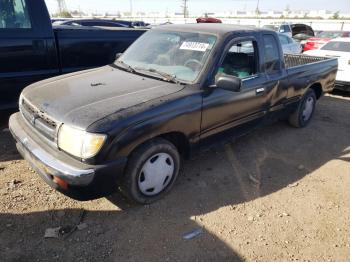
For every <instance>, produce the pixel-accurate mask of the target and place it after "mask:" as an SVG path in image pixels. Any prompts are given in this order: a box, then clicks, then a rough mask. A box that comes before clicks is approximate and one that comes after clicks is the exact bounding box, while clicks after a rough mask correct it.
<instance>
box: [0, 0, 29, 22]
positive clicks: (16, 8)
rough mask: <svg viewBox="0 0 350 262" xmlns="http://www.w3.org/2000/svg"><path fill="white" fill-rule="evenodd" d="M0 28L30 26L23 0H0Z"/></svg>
mask: <svg viewBox="0 0 350 262" xmlns="http://www.w3.org/2000/svg"><path fill="white" fill-rule="evenodd" d="M0 8H1V9H0V28H31V22H30V18H29V14H28V9H27V6H26V2H25V0H0Z"/></svg>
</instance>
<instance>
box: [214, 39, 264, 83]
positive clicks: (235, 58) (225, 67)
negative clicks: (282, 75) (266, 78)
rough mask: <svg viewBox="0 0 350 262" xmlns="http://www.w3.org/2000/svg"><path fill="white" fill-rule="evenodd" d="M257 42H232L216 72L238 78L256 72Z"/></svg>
mask: <svg viewBox="0 0 350 262" xmlns="http://www.w3.org/2000/svg"><path fill="white" fill-rule="evenodd" d="M257 57H258V52H257V44H256V42H255V41H252V40H249V41H242V42H238V43H235V44H233V45H232V46H231V47H230V49H229V51H228V52H227V54H226V56H225V58H224V61H223V62H222V64H221V65H220V67H219V69H218V73H217V75H218V74H226V75H231V76H235V77H239V78H245V77H249V76H251V75H254V74H256V73H257Z"/></svg>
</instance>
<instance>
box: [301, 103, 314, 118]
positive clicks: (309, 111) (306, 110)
mask: <svg viewBox="0 0 350 262" xmlns="http://www.w3.org/2000/svg"><path fill="white" fill-rule="evenodd" d="M313 108H314V99H313V98H312V97H308V98H307V99H306V101H305V105H304V110H303V120H304V121H307V120H309V118H310V117H311V114H312V111H313Z"/></svg>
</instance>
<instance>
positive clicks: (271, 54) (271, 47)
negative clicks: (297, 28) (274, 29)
mask: <svg viewBox="0 0 350 262" xmlns="http://www.w3.org/2000/svg"><path fill="white" fill-rule="evenodd" d="M263 43H264V68H265V72H266V74H275V73H278V72H280V69H281V58H280V53H279V47H278V44H277V41H276V39H275V37H274V36H273V35H270V34H265V35H263Z"/></svg>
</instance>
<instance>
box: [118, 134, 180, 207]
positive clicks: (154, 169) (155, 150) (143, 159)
mask: <svg viewBox="0 0 350 262" xmlns="http://www.w3.org/2000/svg"><path fill="white" fill-rule="evenodd" d="M180 165H181V158H180V155H179V152H178V150H177V148H176V147H175V146H174V145H173V144H172V143H170V142H169V141H167V140H165V139H162V138H157V139H153V140H151V141H149V142H147V143H145V144H144V145H142V146H140V147H139V148H138V149H136V150H135V152H133V153H132V154H131V156H130V159H129V162H128V165H127V168H126V172H125V176H124V181H123V183H122V187H121V189H122V192H123V193H124V194H125V195H126V196H127V197H128V198H129V199H130V200H132V201H134V202H137V203H140V204H149V203H152V202H154V201H156V200H158V199H160V198H162V197H163V196H164V194H166V193H167V192H168V191H169V190H170V189H171V188H172V187H173V185H174V183H175V181H176V178H177V176H178V174H179V170H180Z"/></svg>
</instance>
